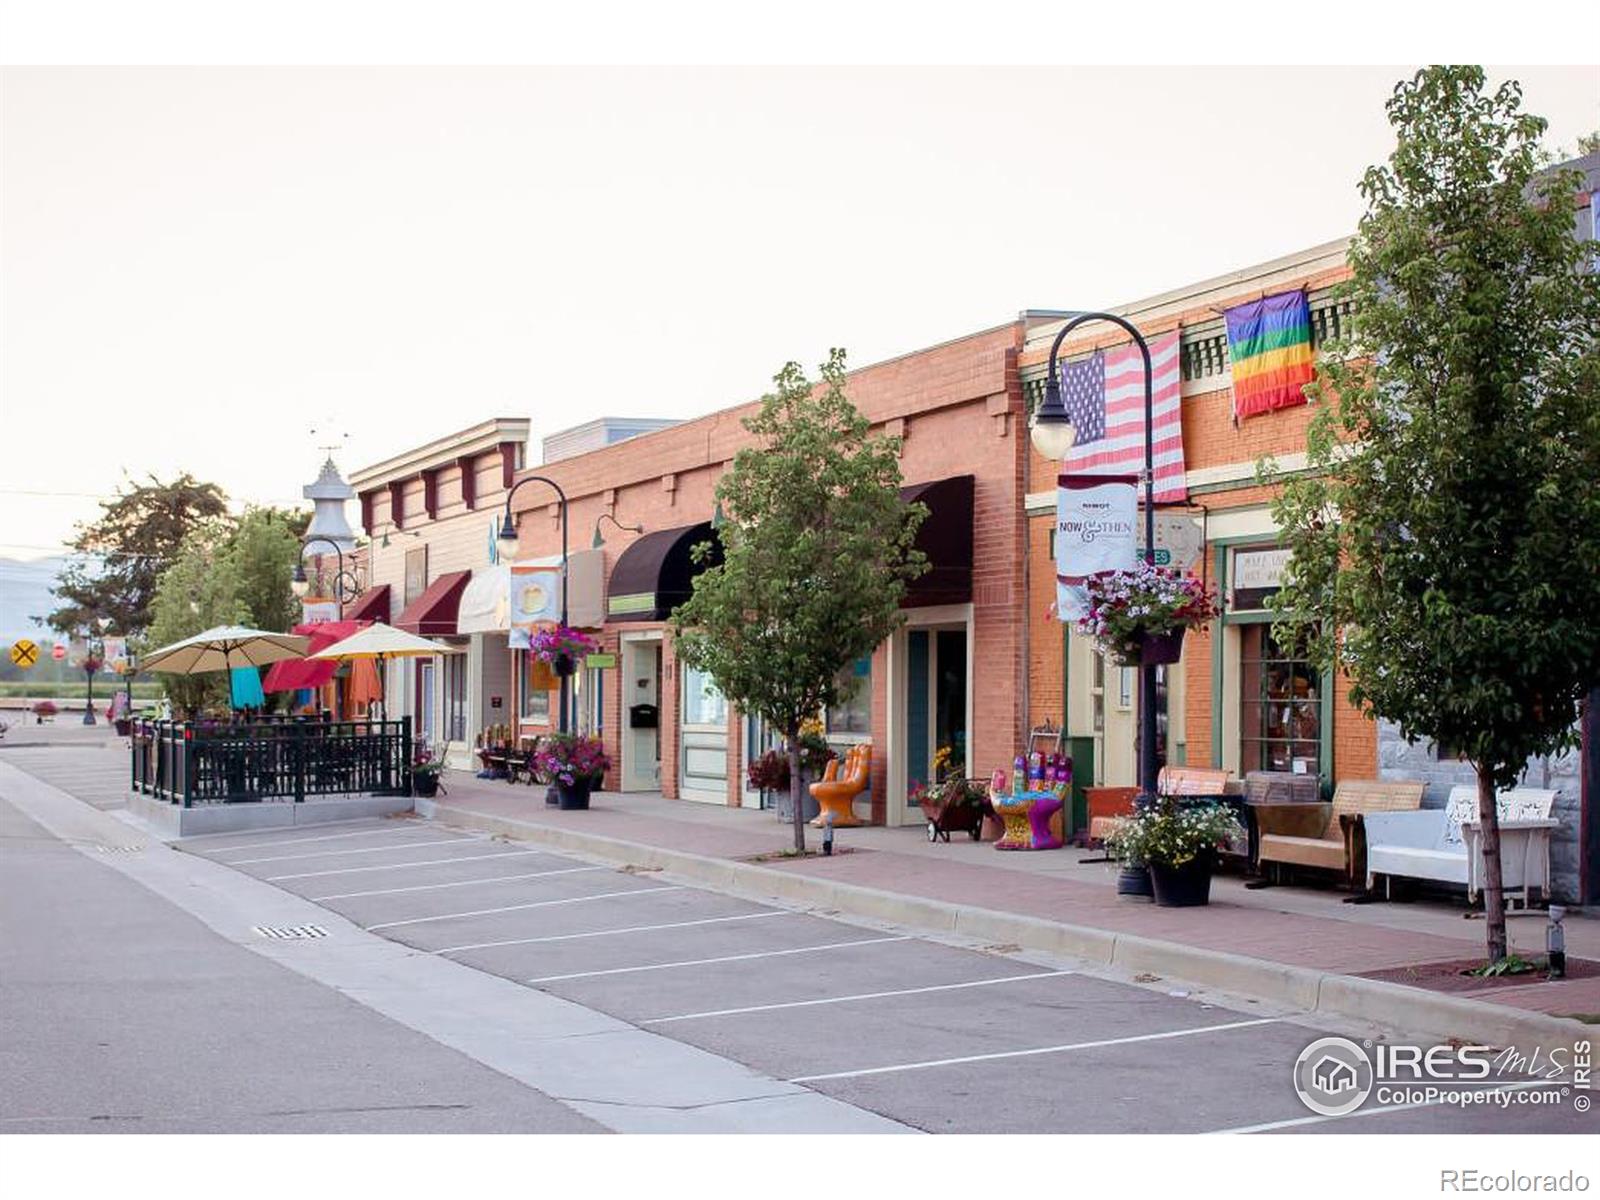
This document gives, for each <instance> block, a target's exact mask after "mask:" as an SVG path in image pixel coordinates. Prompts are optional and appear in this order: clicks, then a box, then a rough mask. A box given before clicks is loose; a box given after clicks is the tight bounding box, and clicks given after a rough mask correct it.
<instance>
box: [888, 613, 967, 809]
mask: <svg viewBox="0 0 1600 1200" xmlns="http://www.w3.org/2000/svg"><path fill="white" fill-rule="evenodd" d="M890 681H891V688H892V689H893V690H892V693H891V695H892V703H891V709H892V713H891V720H890V732H889V758H888V764H889V780H888V783H889V797H888V805H887V808H888V820H889V823H890V824H892V825H901V824H918V823H920V822H921V821H922V820H923V816H922V813H921V811H920V810H919V809H918V808H917V807H916V806H915V805H914V804H912V803H910V802H909V800H908V798H907V793H908V792H909V791H910V789H911V788H913V787H914V786H915V785H916V784H918V783H927V782H930V781H932V780H934V779H936V778H938V777H939V776H940V775H941V774H944V775H950V774H957V775H968V776H970V775H971V773H972V744H971V741H972V739H971V719H972V629H971V607H970V606H969V605H960V606H955V605H952V606H949V607H948V608H945V609H922V610H917V611H915V612H914V613H912V614H911V615H910V624H909V625H908V627H907V628H906V629H903V630H901V631H900V632H899V633H897V634H896V635H895V637H894V639H893V641H892V642H891V647H890Z"/></svg>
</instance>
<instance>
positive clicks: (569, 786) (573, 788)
mask: <svg viewBox="0 0 1600 1200" xmlns="http://www.w3.org/2000/svg"><path fill="white" fill-rule="evenodd" d="M593 789H594V780H592V779H578V780H575V781H573V782H572V783H558V784H556V796H557V799H558V803H557V807H558V808H560V809H561V810H562V811H563V812H566V811H569V810H572V809H580V808H588V807H589V793H590V792H591V791H593Z"/></svg>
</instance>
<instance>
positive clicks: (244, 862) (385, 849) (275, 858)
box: [217, 837, 484, 867]
mask: <svg viewBox="0 0 1600 1200" xmlns="http://www.w3.org/2000/svg"><path fill="white" fill-rule="evenodd" d="M483 840H484V839H483V838H476V837H454V838H435V839H434V840H433V841H431V842H401V843H399V844H398V845H394V846H362V847H361V848H360V849H358V850H309V851H307V852H306V853H304V854H274V855H271V856H269V857H267V858H236V859H234V860H233V861H232V862H226V861H223V860H221V859H218V860H217V861H219V862H222V865H223V866H225V867H249V866H254V865H255V864H257V863H269V862H289V861H290V860H292V859H296V858H338V857H339V856H340V855H343V854H388V853H390V852H391V851H394V850H410V849H413V848H415V847H418V846H453V845H455V844H456V843H458V842H481V841H483Z"/></svg>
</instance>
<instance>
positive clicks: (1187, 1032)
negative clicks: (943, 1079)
mask: <svg viewBox="0 0 1600 1200" xmlns="http://www.w3.org/2000/svg"><path fill="white" fill-rule="evenodd" d="M1279 1023H1280V1018H1278V1017H1261V1018H1259V1019H1257V1020H1254V1021H1230V1022H1228V1023H1227V1024H1226V1025H1202V1026H1200V1027H1199V1028H1198V1029H1174V1030H1171V1031H1169V1032H1167V1033H1141V1034H1136V1035H1134V1036H1132V1037H1122V1038H1106V1039H1104V1040H1102V1041H1098V1042H1069V1043H1067V1044H1066V1045H1062V1046H1040V1047H1039V1048H1038V1049H1036V1050H1000V1051H996V1052H995V1053H993V1054H964V1055H962V1056H961V1057H959V1058H933V1059H928V1060H927V1061H925V1062H911V1063H896V1064H895V1065H894V1066H892V1067H867V1068H865V1069H864V1070H860V1071H831V1072H829V1073H828V1074H826V1075H797V1076H795V1077H794V1078H793V1079H790V1080H789V1082H790V1083H813V1082H816V1081H818V1080H822V1079H858V1078H860V1077H861V1076H863V1075H889V1074H892V1073H894V1072H896V1071H924V1070H927V1069H928V1068H929V1067H953V1066H959V1065H960V1064H962V1063H973V1062H993V1061H995V1060H996V1059H1001V1058H1028V1057H1030V1056H1032V1055H1036V1054H1064V1053H1066V1052H1067V1051H1069V1050H1093V1049H1095V1048H1097V1047H1100V1046H1126V1045H1128V1044H1130V1043H1132V1042H1154V1041H1160V1040H1162V1039H1163V1038H1180V1037H1193V1036H1194V1035H1196V1034H1200V1033H1221V1032H1222V1031H1223V1030H1226V1029H1248V1028H1250V1027H1251V1026H1254V1025H1277V1024H1279Z"/></svg>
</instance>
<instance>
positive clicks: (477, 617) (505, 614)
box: [456, 554, 561, 634]
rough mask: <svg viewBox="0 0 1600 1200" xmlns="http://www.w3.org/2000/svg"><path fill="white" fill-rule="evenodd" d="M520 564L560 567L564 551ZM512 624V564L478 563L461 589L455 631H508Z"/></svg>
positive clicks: (528, 559) (526, 559)
mask: <svg viewBox="0 0 1600 1200" xmlns="http://www.w3.org/2000/svg"><path fill="white" fill-rule="evenodd" d="M517 565H518V566H527V567H559V566H560V565H561V555H559V554H549V555H546V556H545V557H544V558H525V559H518V560H517ZM510 628H511V564H510V563H498V564H496V565H495V566H492V567H479V568H478V569H477V570H475V571H474V572H472V581H471V582H470V583H468V584H467V587H466V590H465V591H463V592H462V593H461V606H460V608H459V609H457V611H456V632H457V633H460V634H468V633H506V632H508V631H509V630H510Z"/></svg>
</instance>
